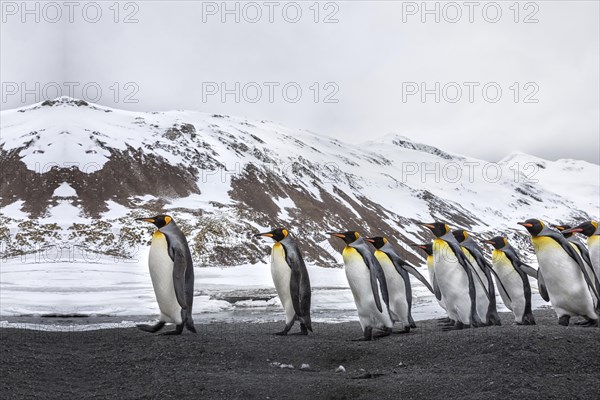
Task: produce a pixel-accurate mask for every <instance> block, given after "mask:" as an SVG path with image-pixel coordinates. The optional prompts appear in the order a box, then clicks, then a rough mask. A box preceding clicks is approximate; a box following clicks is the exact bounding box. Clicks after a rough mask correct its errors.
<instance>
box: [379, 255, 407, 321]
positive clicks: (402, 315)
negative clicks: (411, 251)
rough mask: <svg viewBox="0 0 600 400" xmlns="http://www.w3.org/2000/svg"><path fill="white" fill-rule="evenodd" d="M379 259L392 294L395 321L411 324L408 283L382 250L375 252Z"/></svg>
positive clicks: (391, 306) (392, 310)
mask: <svg viewBox="0 0 600 400" xmlns="http://www.w3.org/2000/svg"><path fill="white" fill-rule="evenodd" d="M375 256H376V257H377V261H379V264H381V268H383V273H384V275H385V281H386V283H387V288H388V293H389V296H390V314H392V318H393V320H394V322H401V323H403V324H404V325H408V324H409V320H408V311H409V310H408V300H407V298H406V284H405V283H404V279H403V278H402V276H401V275H400V274H399V273H398V271H396V267H395V266H394V264H393V263H392V260H390V258H389V257H388V256H387V255H386V254H385V253H384V252H382V251H379V250H377V251H376V252H375Z"/></svg>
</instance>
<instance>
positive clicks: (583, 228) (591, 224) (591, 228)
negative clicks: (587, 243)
mask: <svg viewBox="0 0 600 400" xmlns="http://www.w3.org/2000/svg"><path fill="white" fill-rule="evenodd" d="M557 228H558V227H557ZM597 229H598V223H597V222H596V221H586V222H584V223H583V224H580V225H577V226H576V227H575V228H571V229H569V228H567V229H566V232H565V231H563V235H564V234H565V233H571V232H573V233H583V234H584V235H585V236H587V237H590V236H593V235H594V233H596V230H597Z"/></svg>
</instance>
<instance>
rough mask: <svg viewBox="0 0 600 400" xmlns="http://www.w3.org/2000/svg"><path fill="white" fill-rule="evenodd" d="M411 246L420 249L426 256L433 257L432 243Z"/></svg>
mask: <svg viewBox="0 0 600 400" xmlns="http://www.w3.org/2000/svg"><path fill="white" fill-rule="evenodd" d="M412 246H414V247H418V248H420V249H421V250H423V251H424V252H425V253H427V255H428V256H432V255H433V243H426V244H413V245H412Z"/></svg>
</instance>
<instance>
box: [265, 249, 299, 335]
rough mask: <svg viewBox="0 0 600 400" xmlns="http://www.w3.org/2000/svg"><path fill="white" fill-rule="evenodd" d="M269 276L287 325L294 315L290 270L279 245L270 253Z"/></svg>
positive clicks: (283, 251)
mask: <svg viewBox="0 0 600 400" xmlns="http://www.w3.org/2000/svg"><path fill="white" fill-rule="evenodd" d="M271 276H272V277H273V284H274V285H275V289H276V290H277V295H278V296H279V301H281V305H282V306H283V310H284V312H285V323H286V324H289V323H290V322H291V321H293V320H294V316H295V315H296V312H295V310H294V304H293V303H292V295H291V292H290V279H291V277H292V269H291V268H290V266H289V265H288V263H287V261H286V260H285V250H284V249H283V245H281V244H280V243H275V244H274V245H273V251H272V252H271Z"/></svg>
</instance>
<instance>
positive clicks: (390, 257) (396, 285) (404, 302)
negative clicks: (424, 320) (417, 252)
mask: <svg viewBox="0 0 600 400" xmlns="http://www.w3.org/2000/svg"><path fill="white" fill-rule="evenodd" d="M365 240H366V241H367V242H369V243H371V244H373V246H374V247H375V248H376V249H377V250H375V257H376V258H377V261H379V264H381V267H382V268H383V273H384V275H385V280H386V283H387V287H388V292H389V294H390V314H391V316H392V319H393V322H400V323H401V324H402V325H403V326H404V332H406V333H408V332H410V328H416V327H417V326H416V324H415V321H414V319H413V317H412V314H411V308H412V286H411V284H410V277H409V276H408V273H409V272H410V273H411V274H412V275H413V276H414V277H415V278H417V279H418V280H419V281H420V282H421V283H423V284H424V285H425V287H427V289H429V290H430V291H431V293H433V288H432V287H431V285H430V284H429V282H427V281H426V280H425V278H424V277H423V275H421V274H420V273H419V271H417V269H416V268H415V267H413V266H412V265H410V264H408V263H407V262H406V261H404V260H403V259H402V258H400V256H399V255H398V253H396V251H395V250H394V247H393V246H392V245H391V244H390V242H389V241H388V239H387V238H385V237H381V236H377V237H373V238H366V239H365Z"/></svg>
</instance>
